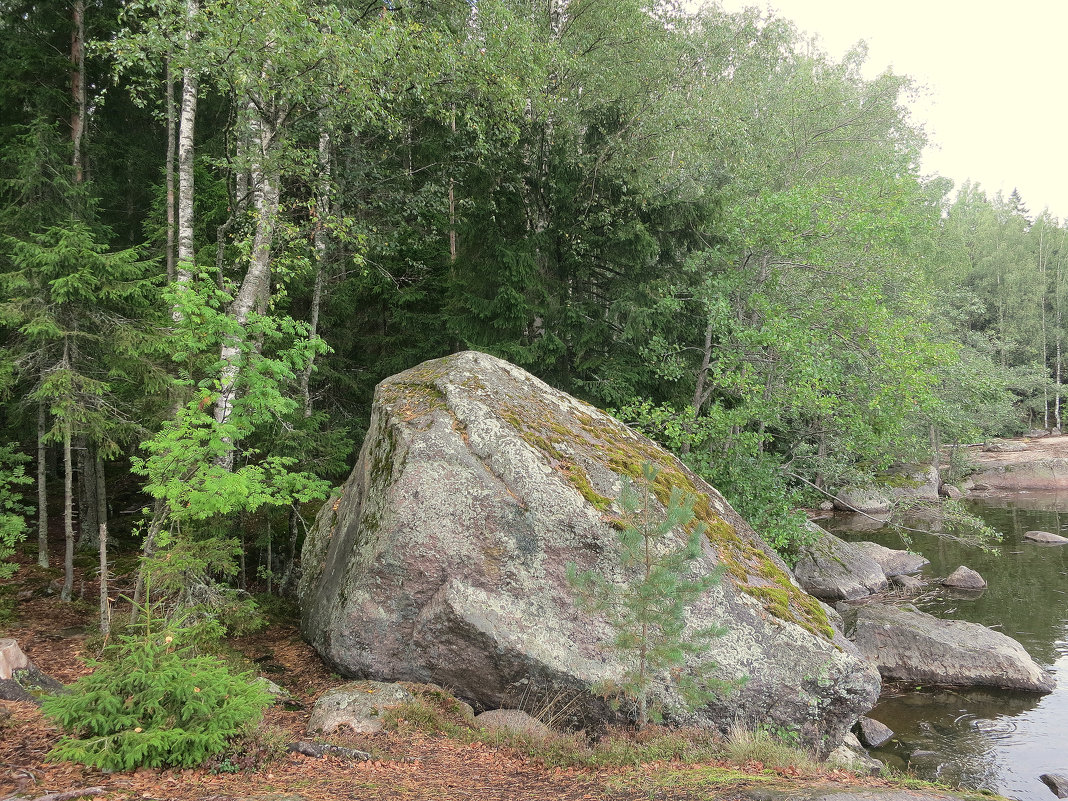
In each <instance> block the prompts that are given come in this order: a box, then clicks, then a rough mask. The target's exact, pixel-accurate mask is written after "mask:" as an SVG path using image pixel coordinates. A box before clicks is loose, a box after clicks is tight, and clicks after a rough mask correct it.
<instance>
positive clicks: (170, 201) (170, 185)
mask: <svg viewBox="0 0 1068 801" xmlns="http://www.w3.org/2000/svg"><path fill="white" fill-rule="evenodd" d="M165 102H166V104H167V158H166V160H165V164H166V167H165V169H166V176H167V178H166V180H167V283H168V284H169V283H171V282H173V281H174V279H175V271H174V270H175V266H174V265H175V258H174V240H175V236H174V235H175V230H174V226H175V222H176V220H175V215H174V200H175V195H174V146H175V138H176V137H175V126H176V122H177V121H176V119H175V113H174V76H173V75H171V60H170V58H169V57H168V58H167V96H166V101H165Z"/></svg>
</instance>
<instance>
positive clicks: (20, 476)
mask: <svg viewBox="0 0 1068 801" xmlns="http://www.w3.org/2000/svg"><path fill="white" fill-rule="evenodd" d="M15 448H16V444H15V443H8V444H7V445H0V579H4V578H9V577H10V576H11V575H12V574H13V573H14V572H15V570H16V569H17V567H16V566H15V565H13V564H11V563H10V562H7V561H6V560H8V559H9V558H10V557H11V556H12V555H13V554H14V553H15V545H16V544H18V543H19V542H20V541H21V540H22V539H23V538H24V537H25V536H26V519H25V516H24V515H25V513H26V507H25V506H24V505H23V503H22V497H21V495H20V493H19V492H18V489H17V488H18V487H19V486H20V485H25V484H31V483H33V479H31V478H30V477H29V476H27V475H26V468H25V466H24V465H25V463H26V462H28V461H29V457H28V456H26V455H25V454H22V453H19V452H18V451H16V450H15Z"/></svg>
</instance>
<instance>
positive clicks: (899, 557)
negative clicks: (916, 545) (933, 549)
mask: <svg viewBox="0 0 1068 801" xmlns="http://www.w3.org/2000/svg"><path fill="white" fill-rule="evenodd" d="M853 545H854V547H856V548H859V549H860V550H861V551H862V552H863V553H864V554H866V555H867V556H869V557H870V558H872V559H874V560H875V561H876V562H878V563H879V567H881V568H882V569H883V572H884V573H885V574H886V577H887V578H894V576H904V575H907V574H909V573H917V572H919V571H920V570H922V569H923V568H924V567H925V566H927V565H929V564H931V562H930V561H929V560H927V559H924V558H923V557H922V556H920V555H919V554H918V553H912V552H911V551H900V550H895V549H894V548H887V547H886V546H884V545H879V544H878V543H877V542H855V543H853Z"/></svg>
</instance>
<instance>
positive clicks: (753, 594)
mask: <svg viewBox="0 0 1068 801" xmlns="http://www.w3.org/2000/svg"><path fill="white" fill-rule="evenodd" d="M646 460H648V461H651V462H654V463H656V464H657V465H658V466H659V467H660V468H661V477H662V481H665V482H667V483H670V484H672V485H673V486H677V487H679V488H680V489H682V490H684V491H685V492H688V493H693V494H694V495H695V496H696V498H697V501H696V506H695V510H696V513H697V515H698V517H699V518H701V519H702V521H703V522H705V523H706V524H707V525H708V526H709V531H708V536H707V538H706V540H705V541H704V542H703V544H702V548H701V553H700V555H699V557H698V559H697V560H696V561H695V562H693V563H692V568H691V569H692V570H693V571H694V572H695V573H696V574H704V573H707V572H709V571H712V570H715V569H716V568H717V567H718V566H719V565H721V564H725V565H726V566H727V568H728V571H727V573H726V574H725V578H724V579H723V581H722V582H721V583H720V584H719V585H718V586H716V587H713V588H712V589H711V590H710V591H709V592H708V593H707V594H706V595H704V596H703V597H702V598H700V599H699V600H698V601H697V602H696V603H695V604H694V605H693V606H692V607H691V608H690V609H689V613H688V624H689V625H690V626H692V627H693V628H694V629H698V628H704V627H707V626H710V625H717V626H720V625H722V626H726V627H727V629H728V631H727V633H726V634H725V635H724V636H722V637H720V638H718V639H716V640H714V641H713V642H712V647H711V649H710V650H709V651H708V652H706V653H704V654H701V655H693V656H691V657H690V659H691V662H690V664H689V665H688V666H687V667H686V670H691V669H692V670H699V669H702V667H703V666H707V665H708V664H714V665H715V668H714V670H715V675H716V676H717V677H719V678H721V679H725V680H736V679H740V678H743V677H744V678H746V679H747V681H746V683H745V684H744V685H742V686H738V687H736V688H735V689H733V690H732V691H730V692H728V693H726V694H724V695H721V696H720V697H718V698H716V699H714V700H713V701H711V702H710V703H709V704H707V705H706V706H703V707H700V708H698V709H696V710H692V711H689V710H687V709H686V707H685V705H684V704H683V703H682V701H681V696H680V695H679V693H678V691H677V690H676V689H675V687H674V685H673V683H672V682H673V679H672V677H671V676H664V677H662V678H663V680H664V684H663V685H658V690H657V692H658V697H656V698H655V699H653V700H654V701H655V702H656V703H657V704H658V705H659V706H661V708H662V710H663V713H664V715H665V718H666V719H667V720H668V722H671V723H680V724H683V723H685V724H691V725H701V726H709V727H726V726H728V725H729V724H730V723H732V722H734V721H736V720H739V721H742V722H743V723H745V722H748V721H753V722H766V723H769V724H771V725H776V724H779V725H784V726H788V727H795V728H796V729H798V730H799V731H800V732H801V738H802V742H803V743H804V744H805V745H807V746H812V747H814V748H816V749H820V750H822V751H823V752H824V753H826V752H828V751H829V750H830V749H832V748H833V747H834V746H836V745H837V744H838V743H839V742H840V740H841V738H842V736H843V735H844V734H845V732H846V730H847V729H848V727H849V726H850V725H851V724H852V722H853V721H854V720H855V719H856V717H857V716H858V715H859V714H861V713H863V712H866V711H867V710H868V709H870V708H871V706H872V705H873V704H874V702H875V700H876V699H877V697H878V694H879V686H880V684H879V677H878V673H877V671H876V670H875V669H874V667H873V666H871V665H869V664H868V663H867V662H866V661H865V660H863V659H861V658H860V657H859V656H857V655H856V653H855V649H853V648H852V647H851V646H849V644H848V643H844V644H842V645H839V644H836V643H835V642H832V639H833V638H834V637H835V632H834V631H833V628H832V627H831V626H830V624H829V623H828V621H827V618H826V615H825V613H824V612H823V610H822V608H821V607H820V606H819V604H818V602H816V601H815V600H814V599H813V598H811V597H810V596H808V595H806V594H805V593H804V592H803V591H801V590H800V589H799V588H798V587H797V586H796V585H795V584H793V582H792V578H791V576H790V574H789V571H788V569H787V568H786V566H785V565H784V564H783V562H782V560H781V559H779V557H778V556H777V555H775V554H774V552H773V551H771V549H770V548H769V547H768V546H767V545H766V544H765V543H764V542H763V541H762V540H761V539H760V538H759V537H758V536H757V535H756V533H755V532H754V531H753V530H752V528H751V527H750V526H749V525H748V524H747V523H746V522H745V521H744V520H743V519H742V518H741V517H740V516H739V515H738V514H737V513H735V512H734V510H733V509H731V508H730V506H729V505H728V504H727V502H726V501H725V500H724V499H723V498H722V496H720V494H719V493H718V492H716V491H715V490H714V489H713V488H712V487H710V486H708V485H707V484H706V483H705V482H703V481H702V480H701V479H700V478H698V477H697V476H695V475H694V474H693V473H691V472H690V471H689V470H688V469H687V468H686V467H685V466H684V465H682V463H681V462H679V461H678V460H676V459H675V458H674V457H672V456H671V455H670V454H668V453H667V452H666V451H664V450H662V449H661V448H659V447H658V446H656V445H655V444H654V443H652V442H651V441H650V440H648V439H646V438H645V437H642V436H641V435H639V434H637V433H636V432H634V431H632V430H631V429H629V428H627V427H626V426H624V425H623V424H621V423H619V422H618V421H616V420H615V419H614V418H612V417H610V416H608V415H607V414H605V413H604V412H601V411H599V410H598V409H596V408H594V407H592V406H590V405H588V404H585V403H583V402H581V401H578V400H576V399H575V398H572V397H571V396H569V395H567V394H565V393H563V392H559V391H557V390H554V389H552V388H551V387H549V386H548V385H547V384H545V383H544V382H542V381H540V380H538V379H537V378H535V377H534V376H532V375H530V374H529V373H527V372H526V371H524V370H522V369H520V368H518V367H516V366H514V365H512V364H509V363H507V362H504V361H502V360H500V359H496V358H494V357H491V356H487V355H486V354H482V353H476V352H465V353H460V354H456V355H454V356H450V357H446V358H444V359H438V360H434V361H431V362H426V363H424V364H422V365H420V366H418V367H416V368H413V369H412V370H408V371H406V372H404V373H401V374H398V375H396V376H393V377H391V378H389V379H386V380H385V381H383V382H382V383H381V384H379V386H378V388H377V389H376V393H375V400H374V405H373V408H372V411H371V422H370V427H369V430H368V432H367V436H366V438H365V439H364V443H363V447H362V450H361V453H360V456H359V459H358V462H357V465H356V467H355V469H354V470H353V472H352V475H351V476H350V478H349V480H348V481H347V482H346V483H345V485H344V486H343V487H342V488H341V491H340V495H339V497H338V498H337V499H336V500H335V501H334V502H332V503H327V504H325V505H324V507H323V510H322V512H321V513H320V515H319V517H318V519H317V520H316V523H315V525H314V526H313V528H312V531H311V532H310V534H309V536H308V537H307V541H306V543H305V547H304V552H303V567H304V572H303V576H302V579H301V584H300V601H301V607H302V620H301V627H302V631H303V634H304V636H305V638H306V639H307V640H308V641H309V642H310V643H311V644H312V645H313V646H314V647H315V648H316V649H317V650H318V652H319V653H320V654H321V655H322V656H323V658H324V659H325V661H326V662H327V663H328V664H329V665H331V666H332V667H333V668H334V669H335V670H337V671H338V672H339V673H342V674H344V675H347V676H354V677H364V678H376V679H381V680H392V681H400V680H409V681H416V682H435V683H438V684H441V685H442V686H446V687H449V688H450V689H451V690H452V691H453V692H454V693H455V694H456V695H458V696H460V697H463V698H466V699H469V700H471V701H473V702H475V703H476V704H477V705H479V706H481V707H483V708H488V709H497V708H506V707H518V706H520V704H521V703H524V699H525V703H527V704H538V703H542V702H545V701H548V700H551V699H552V698H559V697H561V696H562V695H566V696H568V697H569V698H574V703H573V704H572V705H571V707H570V710H571V711H570V714H571V715H572V716H573V717H574V721H573V722H575V723H581V724H584V725H585V724H592V725H599V724H602V723H606V722H612V721H618V720H619V719H620V713H618V712H616V711H614V710H613V709H611V708H610V707H609V705H608V704H607V703H606V702H605V701H604V699H602V698H600V697H599V696H596V695H594V694H593V693H592V692H590V687H591V685H593V684H595V683H597V682H600V681H612V680H618V679H619V678H620V677H621V675H622V671H623V670H624V662H623V660H622V659H621V657H620V656H619V655H618V654H617V653H616V652H614V651H613V648H612V645H611V644H612V641H613V637H614V631H613V629H612V628H611V627H610V626H609V625H608V623H607V621H605V620H604V619H603V618H602V617H601V616H598V615H595V614H592V613H586V612H583V611H582V610H581V609H580V608H579V606H578V603H577V598H576V594H575V591H574V588H573V587H572V586H571V584H570V582H569V581H568V580H567V578H566V572H567V566H568V564H569V563H574V564H575V565H576V566H577V567H578V569H580V570H588V569H593V570H597V571H600V572H601V573H602V574H604V575H607V576H613V577H616V578H617V579H619V580H623V579H624V578H625V577H624V576H623V575H622V574H621V572H620V571H621V568H620V567H619V565H618V558H616V557H615V552H616V549H617V547H618V545H617V543H618V537H617V533H616V529H615V528H613V520H614V516H615V515H618V512H619V510H618V503H617V500H616V499H618V497H619V493H620V487H621V479H622V477H623V476H625V475H636V474H638V471H639V470H640V464H641V463H642V462H643V461H646ZM684 536H685V535H684V533H683V532H681V531H676V532H673V533H672V534H671V537H672V538H673V540H674V542H675V543H676V544H681V542H682V541H683V537H684ZM847 646H848V647H847Z"/></svg>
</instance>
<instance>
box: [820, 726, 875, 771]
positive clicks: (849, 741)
mask: <svg viewBox="0 0 1068 801" xmlns="http://www.w3.org/2000/svg"><path fill="white" fill-rule="evenodd" d="M827 765H828V767H831V768H839V769H842V770H849V771H852V772H853V773H857V774H860V775H862V776H864V775H868V776H873V775H875V774H876V773H879V772H880V771H882V769H883V768H884V767H885V765H884V764H883V763H882V762H881V761H879V760H878V759H876V758H875V757H873V756H871V755H869V754H868V752H867V751H865V750H864V746H863V745H861V743H860V740H858V739H857V737H856V735H855V734H853V733H852V732H850V733H849V734H847V735H846V736H845V739H844V740H843V741H842V744H841V745H840V746H838V747H837V748H836V749H834V751H832V752H831V754H830V756H828V757H827Z"/></svg>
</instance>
